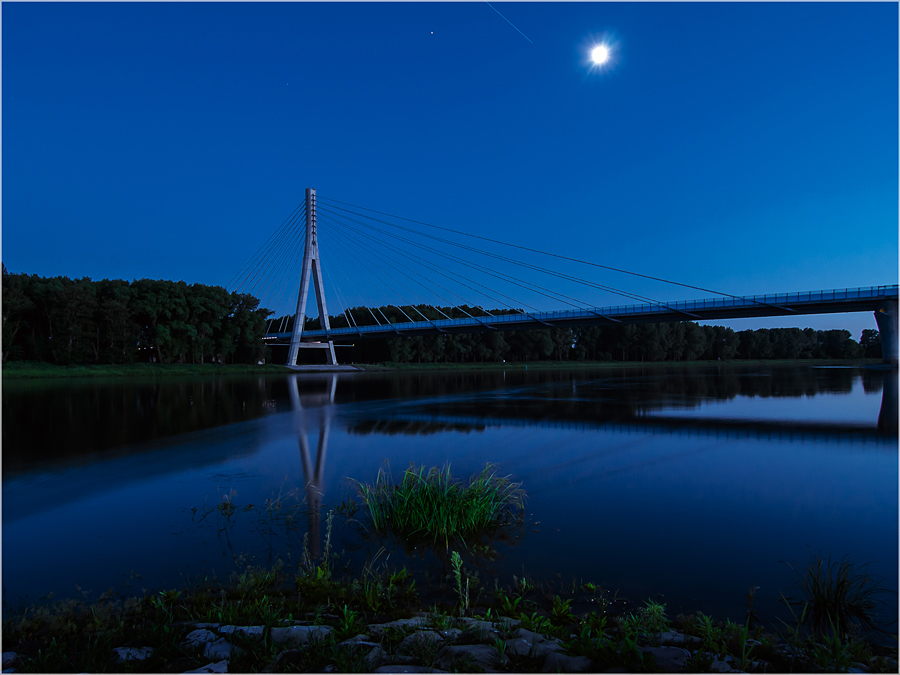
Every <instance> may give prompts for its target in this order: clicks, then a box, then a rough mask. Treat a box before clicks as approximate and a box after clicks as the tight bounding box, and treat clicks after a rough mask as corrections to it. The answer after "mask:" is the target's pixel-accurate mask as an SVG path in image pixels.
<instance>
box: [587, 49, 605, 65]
mask: <svg viewBox="0 0 900 675" xmlns="http://www.w3.org/2000/svg"><path fill="white" fill-rule="evenodd" d="M591 59H593V61H594V63H595V64H597V65H598V66H602V65H603V64H604V63H606V62H607V61H609V47H607V46H606V45H597V46H596V47H594V49H593V50H592V51H591Z"/></svg>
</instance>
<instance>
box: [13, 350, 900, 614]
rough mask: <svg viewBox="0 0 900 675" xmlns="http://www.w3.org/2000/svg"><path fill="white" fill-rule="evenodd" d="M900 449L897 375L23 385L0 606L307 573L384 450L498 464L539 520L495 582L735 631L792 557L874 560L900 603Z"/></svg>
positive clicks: (760, 607)
mask: <svg viewBox="0 0 900 675" xmlns="http://www.w3.org/2000/svg"><path fill="white" fill-rule="evenodd" d="M897 459H898V443H897V371H896V370H877V369H859V368H816V367H784V366H754V367H722V368H717V367H705V368H677V367H663V368H652V369H649V368H648V369H640V368H631V369H608V370H597V371H572V370H566V371H551V370H533V369H532V370H531V371H527V372H526V371H518V370H517V371H507V372H505V373H504V372H468V373H462V372H445V373H428V374H421V373H414V374H409V373H399V374H398V373H359V374H340V375H324V374H321V375H312V374H309V375H290V376H280V377H273V376H267V377H246V376H245V377H229V378H218V379H216V378H194V379H170V378H163V379H158V380H151V381H146V382H123V381H122V380H114V381H97V380H90V381H64V382H53V381H46V380H41V381H20V382H16V381H10V382H5V383H4V385H3V496H2V502H3V511H2V524H3V531H2V538H3V542H2V543H3V549H2V551H3V553H2V556H3V557H2V564H3V567H2V575H3V598H4V603H5V604H6V605H7V606H13V607H15V606H18V605H19V603H20V602H21V601H23V600H24V601H29V602H30V601H35V600H38V599H39V598H41V597H43V596H46V595H47V594H48V593H51V592H52V593H54V594H55V595H56V597H70V596H73V595H76V594H80V593H82V592H84V593H87V595H88V596H89V597H93V596H96V595H98V594H99V593H101V592H103V591H106V590H108V589H110V588H113V589H115V590H124V591H129V590H130V591H132V592H140V590H141V589H142V588H148V589H151V588H159V587H161V586H166V587H169V588H171V587H173V586H178V585H182V584H184V583H186V582H189V581H191V580H192V579H196V578H197V577H203V576H211V575H212V574H216V575H218V576H219V577H220V578H222V577H227V576H228V575H229V574H230V573H231V571H232V570H233V569H234V567H235V557H236V556H241V555H244V559H245V560H253V561H254V562H255V563H257V564H260V563H272V562H274V561H275V560H276V559H277V558H278V557H281V558H282V559H288V558H290V559H291V560H293V561H296V560H298V559H299V556H300V553H301V551H302V539H303V537H304V535H305V534H306V535H308V536H309V541H310V546H311V548H312V549H313V551H314V552H316V551H317V550H318V549H320V548H321V546H322V538H323V537H324V530H325V515H326V514H327V512H328V511H329V510H330V509H331V508H333V507H334V506H335V505H336V504H338V503H340V502H342V501H343V500H345V499H346V498H347V497H348V496H349V495H350V494H351V488H350V485H349V483H348V481H347V479H348V478H354V479H358V480H360V481H363V482H372V481H374V479H375V476H376V474H377V472H378V469H379V467H381V466H382V465H383V464H384V462H385V461H387V462H389V464H390V467H391V468H392V469H393V472H394V475H395V476H399V474H400V473H401V472H402V470H403V469H404V468H405V467H406V466H407V465H408V464H409V463H410V462H415V463H417V464H426V465H429V466H431V465H441V464H445V463H449V464H450V465H451V467H452V470H453V472H454V474H455V475H458V476H461V477H464V476H468V475H470V474H472V473H475V472H477V471H479V470H480V469H481V468H482V467H483V466H484V464H485V462H488V461H490V462H493V463H495V464H497V465H498V467H499V470H500V471H501V472H502V473H504V474H512V475H513V476H514V477H515V478H516V479H517V480H520V481H522V482H523V487H524V489H525V490H526V491H527V493H528V502H527V513H528V514H529V515H528V517H527V519H526V523H525V525H524V526H523V527H522V528H520V530H518V531H517V532H516V533H515V536H514V537H513V539H512V541H507V542H502V543H497V545H496V546H497V553H498V554H499V555H498V557H496V559H493V560H489V559H487V558H485V557H481V558H479V559H478V560H477V561H472V562H471V565H472V566H473V567H474V566H477V567H478V568H479V574H480V576H481V578H482V580H485V581H487V582H488V584H489V585H490V586H491V587H492V586H493V581H492V580H493V578H499V579H500V581H501V583H504V584H506V583H509V582H510V581H511V580H512V575H513V574H516V575H518V576H521V575H522V573H523V570H524V572H526V573H528V574H529V575H531V576H532V577H534V578H535V579H537V580H544V581H551V580H552V581H557V580H558V579H562V581H563V582H566V583H568V582H570V581H571V580H572V579H578V580H584V581H594V582H597V583H600V584H602V585H603V586H604V587H605V588H609V589H619V591H620V595H621V594H625V595H627V596H628V597H631V598H633V599H634V600H645V599H647V598H648V597H654V598H656V597H660V598H661V600H662V601H663V602H666V603H667V604H668V606H669V614H670V616H674V615H675V614H676V613H677V612H679V611H695V610H702V611H705V612H708V613H713V614H715V615H717V616H719V617H720V618H724V617H725V616H729V617H732V618H736V619H741V618H743V616H744V615H745V613H746V597H747V591H748V589H749V587H750V586H759V587H760V589H759V590H758V591H757V594H756V606H755V609H756V610H757V611H758V613H760V614H761V615H762V616H763V617H764V618H765V617H769V618H771V617H772V616H773V615H774V613H777V612H778V602H777V599H778V597H779V594H780V592H782V591H785V592H788V591H789V590H790V587H791V575H790V570H789V569H788V567H787V566H786V565H785V564H784V562H782V561H785V560H787V561H801V562H802V561H806V560H808V559H809V557H810V555H811V552H818V551H821V552H822V553H823V554H824V555H826V556H828V555H831V556H832V557H834V558H840V557H842V556H844V555H850V556H851V559H852V560H853V561H855V562H858V563H865V562H870V563H871V564H870V565H869V571H870V572H872V573H874V574H876V575H878V576H881V577H883V578H884V585H885V586H886V587H887V588H889V589H891V590H893V591H895V592H896V590H897V571H898V498H897V495H898V490H897V487H898V465H897ZM279 495H280V496H281V510H280V511H277V512H276V513H275V517H274V519H269V518H268V517H267V513H268V512H267V511H266V510H265V509H264V506H265V504H266V501H267V500H271V501H276V500H277V498H278V497H279ZM224 497H227V498H229V499H230V500H231V501H232V503H233V504H234V506H235V507H236V508H237V512H236V514H235V515H233V516H232V517H231V518H229V519H228V520H225V519H223V518H222V517H221V515H220V514H219V513H218V511H216V510H215V508H214V507H215V506H216V505H218V504H220V503H221V502H222V499H223V498H224ZM251 505H252V506H251ZM291 519H293V520H291ZM334 539H335V540H336V542H337V548H338V550H339V551H341V552H342V554H341V559H340V560H341V564H342V565H346V566H348V568H349V569H350V570H351V571H354V572H356V573H358V572H359V570H360V569H361V567H362V565H363V564H364V563H365V562H366V560H367V559H368V558H370V557H371V556H372V555H373V554H374V553H375V552H376V551H377V550H378V549H379V548H380V547H381V546H382V545H385V547H386V549H387V551H388V552H389V553H390V555H391V558H390V563H391V564H397V565H400V564H406V565H408V566H409V567H410V568H411V569H413V570H415V571H416V573H417V574H419V575H420V578H421V579H422V581H423V585H426V582H427V580H428V579H431V580H436V579H437V578H438V577H439V576H440V575H441V573H442V572H443V571H444V570H442V569H441V564H440V562H439V560H438V559H437V558H436V557H435V556H434V555H433V554H431V553H429V552H427V551H426V552H424V553H423V552H421V551H414V552H410V553H411V556H412V557H406V553H405V552H404V551H403V549H402V547H400V546H399V545H398V544H397V543H396V542H393V541H390V540H388V541H379V540H374V539H370V538H366V537H364V536H362V534H361V533H360V532H359V530H358V528H356V527H354V526H353V525H352V524H348V523H346V521H345V520H344V519H342V518H340V517H337V518H335V521H334ZM385 556H386V554H384V555H382V557H381V559H382V560H383V559H384V558H385ZM467 564H469V563H468V561H467ZM138 575H139V576H138ZM890 601H891V603H892V604H891V607H890V608H889V609H888V610H886V611H885V612H884V614H883V616H884V618H885V620H887V621H889V622H891V623H892V625H893V629H894V630H896V599H895V597H894V598H891V599H890Z"/></svg>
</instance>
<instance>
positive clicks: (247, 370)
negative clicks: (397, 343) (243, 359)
mask: <svg viewBox="0 0 900 675" xmlns="http://www.w3.org/2000/svg"><path fill="white" fill-rule="evenodd" d="M341 365H353V366H356V367H357V368H359V369H361V370H363V371H367V372H378V371H404V372H410V371H429V372H434V371H444V370H448V371H504V370H595V369H604V368H607V369H609V368H665V367H671V366H677V367H689V366H747V365H791V366H846V367H854V368H860V367H867V368H871V367H878V366H881V365H882V363H881V359H788V360H775V359H771V360H761V359H760V360H739V359H733V360H729V361H486V362H480V363H393V362H382V363H352V364H341ZM292 372H296V371H294V370H291V369H290V368H288V367H287V366H285V365H281V364H272V363H267V364H261V365H255V364H218V363H206V364H190V363H131V364H105V365H80V366H58V365H55V364H52V363H40V362H35V361H24V362H23V361H18V362H10V363H6V364H4V365H3V367H2V370H0V373H2V377H3V380H13V379H32V378H56V377H65V378H71V377H129V378H138V377H164V376H173V375H182V376H183V375H204V376H206V375H210V376H221V375H286V374H290V373H292ZM323 372H327V371H323Z"/></svg>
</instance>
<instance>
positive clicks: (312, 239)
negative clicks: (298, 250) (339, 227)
mask: <svg viewBox="0 0 900 675" xmlns="http://www.w3.org/2000/svg"><path fill="white" fill-rule="evenodd" d="M310 276H312V279H313V282H314V283H315V289H316V304H318V306H319V323H320V324H321V326H322V328H324V329H325V330H326V331H328V330H331V326H330V325H329V323H328V308H327V307H326V305H325V288H324V286H323V285H322V261H321V259H320V258H319V243H318V238H317V236H316V189H315V188H306V246H305V247H304V250H303V272H302V274H301V276H300V295H299V297H298V298H297V311H296V312H295V313H294V332H293V333H291V348H290V350H289V351H288V359H287V365H289V366H294V365H297V352H298V351H300V348H301V347H311V348H321V349H327V350H328V351H326V352H325V362H326V363H327V364H328V365H329V366H334V365H337V359H336V358H335V357H334V342H331V341H328V342H304V343H301V342H300V336H301V335H302V333H303V322H304V321H306V300H307V297H308V296H309V279H310Z"/></svg>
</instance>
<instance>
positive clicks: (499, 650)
mask: <svg viewBox="0 0 900 675" xmlns="http://www.w3.org/2000/svg"><path fill="white" fill-rule="evenodd" d="M335 618H336V617H335ZM282 624H283V627H273V628H268V629H267V628H266V627H265V626H239V625H219V624H215V623H179V624H173V625H172V626H171V628H173V629H175V630H176V631H177V632H176V634H179V635H180V637H179V638H178V644H179V645H180V646H181V649H182V650H183V651H184V659H186V660H185V661H184V663H185V664H188V663H191V661H193V664H197V663H198V662H199V663H204V662H206V665H203V666H201V667H199V668H196V669H194V670H183V671H182V672H188V673H227V672H229V669H230V668H231V666H232V663H233V662H234V660H235V659H238V661H237V669H238V670H240V666H241V661H240V659H241V658H242V657H244V656H245V655H247V654H248V650H250V648H251V646H252V645H254V644H257V643H259V642H261V641H264V640H265V641H266V642H265V644H269V645H274V647H275V650H274V653H273V652H268V653H269V654H272V656H270V657H269V658H271V662H270V663H269V664H268V665H267V666H265V667H264V668H263V670H264V672H281V671H285V670H296V669H297V668H303V669H305V668H307V667H308V665H306V664H308V661H307V660H306V658H307V657H306V655H307V653H308V652H309V651H310V650H313V649H318V648H320V647H323V646H324V647H325V649H326V650H330V651H326V652H325V653H326V654H329V655H331V654H336V655H338V656H340V654H341V653H345V654H347V655H348V656H352V657H353V663H354V664H355V665H354V668H364V669H365V670H367V671H368V672H376V673H443V672H486V673H491V672H517V671H520V670H527V671H528V672H542V673H583V672H606V673H618V672H629V670H635V669H639V668H647V667H650V668H651V669H653V670H656V671H657V672H668V673H674V672H686V671H687V670H688V669H690V668H691V667H692V665H694V664H696V663H697V662H698V661H699V662H701V663H704V664H705V668H706V669H707V670H708V671H711V672H716V673H734V672H743V671H741V670H740V669H739V665H740V664H739V662H738V661H737V660H736V659H735V658H734V657H732V656H725V657H722V658H719V656H717V655H716V654H712V653H706V652H703V651H702V650H700V649H699V646H700V645H699V644H697V642H698V641H697V639H696V638H691V637H690V636H685V635H684V634H683V633H680V632H678V631H675V630H670V631H667V632H664V633H661V634H656V635H654V636H653V637H654V640H653V644H654V645H659V646H646V645H644V646H641V647H640V648H639V651H640V655H641V656H640V658H641V659H643V663H640V662H635V663H626V665H625V666H622V665H617V666H615V667H609V665H608V664H607V665H606V666H605V668H604V667H603V664H600V663H597V662H594V661H592V660H591V658H588V657H587V656H585V655H584V654H571V653H568V652H567V650H566V646H565V644H566V641H561V640H560V639H558V638H554V637H549V636H546V635H543V634H541V633H539V632H535V631H531V630H526V629H524V628H522V627H521V622H520V621H516V620H512V619H507V618H503V617H501V618H500V619H498V620H496V621H484V620H479V619H470V618H450V617H448V616H446V615H439V616H438V615H434V616H432V615H428V614H425V613H420V614H419V615H417V616H413V617H412V618H409V619H400V620H397V621H391V622H389V623H380V624H370V625H368V626H366V627H365V628H364V632H361V633H359V634H358V635H355V636H353V637H350V638H348V639H345V640H341V641H339V640H337V639H336V638H335V634H334V630H335V629H334V628H333V627H331V626H326V625H316V624H314V623H312V622H307V623H302V622H297V621H290V622H282ZM284 624H291V625H284ZM570 637H571V638H575V637H576V636H575V635H574V634H573V635H571V636H570ZM607 640H608V643H607V645H608V646H611V647H612V649H614V650H616V649H617V650H618V652H619V653H621V652H622V651H623V649H624V645H623V643H616V642H615V638H614V637H609V636H608V637H607ZM238 645H242V647H241V646H238ZM748 646H749V647H756V646H759V643H758V642H756V641H753V640H750V641H748ZM780 651H781V653H782V654H788V653H789V649H788V648H787V646H784V645H782V647H781V648H780ZM153 653H154V650H153V649H151V648H150V647H146V646H134V645H124V646H122V647H118V648H116V649H113V650H112V653H111V660H112V661H113V662H114V663H117V664H125V663H135V662H139V661H143V660H146V659H149V658H151V657H152V655H153ZM329 658H331V657H330V656H329ZM23 661H26V662H27V660H26V659H23V657H22V656H21V654H19V655H17V654H16V652H12V651H10V652H4V653H3V665H4V671H7V670H8V671H10V672H15V670H16V669H15V668H13V666H19V667H24V665H25V664H24V663H23ZM335 661H336V663H331V664H328V665H326V666H324V667H323V670H324V672H340V670H339V669H340V667H341V666H340V665H338V664H340V663H343V660H342V659H338V658H336V659H335ZM651 663H652V666H651ZM891 664H892V665H893V667H894V668H896V665H897V664H896V661H889V662H888V665H889V666H890V665H891ZM871 665H874V663H873V664H871ZM629 666H633V667H631V668H629ZM186 667H189V666H186V665H185V666H183V668H186ZM257 667H259V666H257ZM767 671H771V668H770V664H768V663H767V662H765V661H763V660H755V661H750V662H749V665H748V672H767ZM849 672H862V673H865V672H870V668H869V666H868V665H866V664H863V663H854V664H853V667H852V668H851V669H849Z"/></svg>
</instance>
